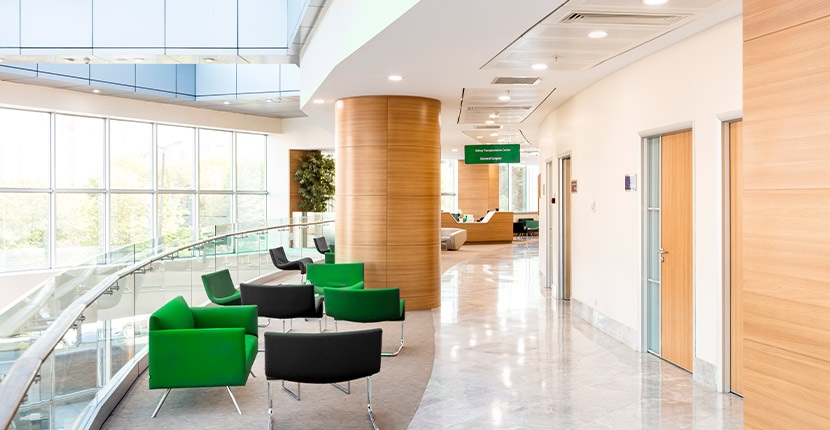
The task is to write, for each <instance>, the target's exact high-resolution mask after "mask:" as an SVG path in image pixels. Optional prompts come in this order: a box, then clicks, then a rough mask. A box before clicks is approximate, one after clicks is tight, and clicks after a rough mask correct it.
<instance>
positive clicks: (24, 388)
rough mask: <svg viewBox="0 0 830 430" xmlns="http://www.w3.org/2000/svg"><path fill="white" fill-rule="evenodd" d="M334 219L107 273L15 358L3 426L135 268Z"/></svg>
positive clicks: (3, 390)
mask: <svg viewBox="0 0 830 430" xmlns="http://www.w3.org/2000/svg"><path fill="white" fill-rule="evenodd" d="M333 222H334V220H323V221H313V222H305V223H296V224H284V225H277V226H271V227H261V228H255V229H250V230H242V231H235V232H231V233H225V234H221V235H217V236H211V237H209V238H206V239H201V240H198V241H196V242H191V243H188V244H186V245H182V246H179V247H177V248H174V249H171V250H169V251H166V252H163V253H160V254H156V255H153V256H152V257H149V258H146V259H144V260H142V261H139V262H138V263H135V264H133V265H132V266H129V267H126V268H124V269H121V270H119V271H118V272H115V273H114V274H112V275H109V276H107V277H106V278H104V280H103V281H101V282H99V283H98V284H96V285H95V287H93V288H91V289H90V290H89V291H87V292H86V293H85V294H84V295H83V296H81V297H80V298H78V299H77V300H75V301H74V302H72V304H70V305H69V306H67V308H66V309H65V310H64V311H63V312H62V313H61V314H60V316H58V318H56V319H55V321H54V322H53V323H52V324H51V325H50V326H49V327H48V328H47V329H46V330H45V331H44V332H43V335H42V336H41V337H40V338H39V339H38V340H36V341H35V343H33V344H32V346H30V347H29V348H28V349H27V350H26V351H25V352H24V353H23V354H22V355H21V356H20V357H18V358H17V360H15V362H14V365H12V367H11V369H10V370H9V373H8V375H7V376H6V378H5V379H3V382H2V383H0V425H2V428H7V427H8V426H9V424H11V422H12V420H13V419H14V416H15V414H16V413H17V409H18V408H19V407H20V405H21V404H22V403H23V399H24V398H25V396H26V393H27V392H28V390H29V387H30V386H31V385H32V382H33V381H34V380H35V377H37V374H38V372H39V371H40V368H41V366H42V365H43V362H44V361H46V359H47V358H48V357H49V354H51V353H52V351H54V350H55V348H56V347H57V346H58V344H59V343H60V341H61V339H63V337H64V335H66V333H67V332H68V331H69V329H70V328H72V325H73V324H74V323H75V322H76V321H77V320H78V318H80V316H81V315H82V314H83V312H84V310H86V308H87V307H88V306H89V305H91V304H92V303H93V302H94V301H95V300H97V299H98V298H99V297H101V296H102V295H103V294H104V293H105V292H106V291H107V290H108V289H109V288H110V287H111V286H113V285H114V284H115V283H116V282H118V281H119V280H120V279H122V278H125V277H127V276H129V275H130V274H132V273H133V272H135V271H137V270H139V269H141V268H143V267H145V266H147V265H149V264H152V263H154V262H156V261H159V260H161V259H163V258H166V257H168V256H170V255H173V254H175V253H177V252H181V251H184V250H186V249H188V248H192V247H194V246H199V245H202V244H204V243H208V242H213V241H216V240H219V239H224V238H226V237H231V236H238V235H243V234H251V233H257V232H264V231H268V230H275V229H280V228H289V227H303V226H312V225H321V224H330V223H333Z"/></svg>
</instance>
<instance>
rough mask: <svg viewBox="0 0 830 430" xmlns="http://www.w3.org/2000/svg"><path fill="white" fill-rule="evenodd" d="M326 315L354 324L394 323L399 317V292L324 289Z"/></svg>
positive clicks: (383, 289)
mask: <svg viewBox="0 0 830 430" xmlns="http://www.w3.org/2000/svg"><path fill="white" fill-rule="evenodd" d="M323 297H325V299H324V300H325V303H326V315H328V316H330V317H332V318H334V319H338V320H347V321H354V322H378V321H394V320H397V319H399V318H400V317H401V312H402V311H403V310H402V309H401V292H400V290H399V289H397V288H378V289H371V290H346V289H342V288H325V289H323Z"/></svg>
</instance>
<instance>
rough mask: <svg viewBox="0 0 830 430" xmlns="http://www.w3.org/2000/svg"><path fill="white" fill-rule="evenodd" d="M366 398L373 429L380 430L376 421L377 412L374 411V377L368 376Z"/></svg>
mask: <svg viewBox="0 0 830 430" xmlns="http://www.w3.org/2000/svg"><path fill="white" fill-rule="evenodd" d="M366 398H367V400H368V403H367V408H366V409H368V410H369V419H370V420H371V421H372V429H373V430H379V429H378V425H377V423H376V422H375V414H373V413H372V377H371V376H369V377H367V378H366Z"/></svg>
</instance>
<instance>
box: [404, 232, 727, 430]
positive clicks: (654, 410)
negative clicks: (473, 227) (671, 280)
mask: <svg viewBox="0 0 830 430" xmlns="http://www.w3.org/2000/svg"><path fill="white" fill-rule="evenodd" d="M462 250H466V251H467V252H469V253H470V257H471V258H469V259H466V260H465V259H463V258H461V254H459V257H456V260H458V262H457V263H456V264H455V265H454V266H452V267H451V268H450V269H449V270H446V271H445V272H444V275H443V278H442V293H441V294H442V297H441V303H442V306H441V308H440V309H434V310H433V317H434V318H435V327H436V336H435V365H434V367H433V372H432V377H431V379H430V381H429V384H428V385H427V389H426V392H425V393H424V397H423V399H422V400H421V404H420V406H419V408H418V410H417V412H416V413H415V417H414V418H413V420H412V422H411V423H410V426H409V428H410V429H417V430H420V429H439V428H440V429H476V430H479V429H740V428H742V427H743V425H742V400H741V399H740V398H739V397H736V396H733V395H730V394H721V393H717V392H715V391H713V390H711V389H708V388H705V387H703V386H701V385H699V384H697V383H694V382H692V377H691V375H690V374H689V373H687V372H685V371H683V370H680V369H678V368H676V367H674V366H673V365H671V364H668V363H666V362H664V361H662V360H660V359H659V358H657V357H654V356H652V355H649V354H643V353H639V352H637V351H634V350H632V349H631V348H629V347H627V346H625V345H623V344H621V343H619V342H617V341H615V340H614V339H612V338H610V337H609V336H607V335H605V334H604V333H602V332H600V331H599V330H597V329H595V328H594V327H593V326H591V325H590V324H588V323H587V322H586V321H584V320H582V319H581V318H579V317H577V316H573V317H572V316H571V315H570V311H569V307H568V303H567V302H560V301H557V300H553V299H551V290H549V289H546V288H543V287H542V283H541V280H540V276H539V272H540V270H539V252H538V242H536V241H528V242H525V243H521V244H517V245H513V246H511V245H502V246H495V245H478V246H470V247H467V246H465V247H464V248H462ZM442 260H444V259H442Z"/></svg>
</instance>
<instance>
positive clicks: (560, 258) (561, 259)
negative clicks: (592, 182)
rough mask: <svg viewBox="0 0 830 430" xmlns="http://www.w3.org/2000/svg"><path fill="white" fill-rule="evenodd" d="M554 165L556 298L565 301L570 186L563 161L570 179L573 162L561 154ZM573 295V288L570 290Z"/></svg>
mask: <svg viewBox="0 0 830 430" xmlns="http://www.w3.org/2000/svg"><path fill="white" fill-rule="evenodd" d="M556 158H557V161H556V164H557V166H558V170H559V174H558V175H557V177H558V181H557V182H559V208H558V210H557V211H556V212H557V218H558V220H557V229H556V230H557V232H556V236H557V247H556V249H557V252H556V257H557V282H558V284H559V285H558V286H557V288H556V298H557V299H560V300H564V299H565V263H566V262H565V216H564V215H565V204H564V202H565V197H564V196H565V193H566V192H570V186H571V184H566V183H565V159H569V160H571V177H573V160H572V158H571V151H566V152H563V153H561V154H559V155H557V156H556ZM571 294H573V288H571Z"/></svg>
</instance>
